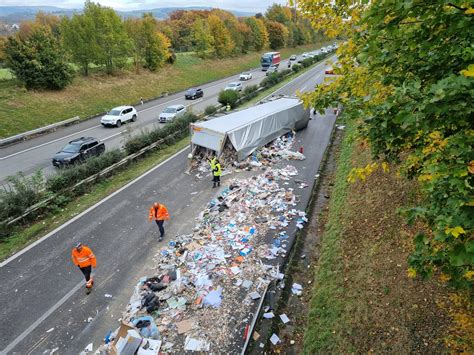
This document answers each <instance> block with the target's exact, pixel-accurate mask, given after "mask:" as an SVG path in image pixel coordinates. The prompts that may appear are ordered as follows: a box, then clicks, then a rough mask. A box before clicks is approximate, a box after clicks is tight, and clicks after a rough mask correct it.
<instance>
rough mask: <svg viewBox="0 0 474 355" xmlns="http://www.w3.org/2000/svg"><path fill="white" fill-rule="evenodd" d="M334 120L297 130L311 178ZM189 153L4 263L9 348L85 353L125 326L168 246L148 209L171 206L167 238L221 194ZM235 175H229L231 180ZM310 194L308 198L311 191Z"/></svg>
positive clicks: (312, 76) (296, 85)
mask: <svg viewBox="0 0 474 355" xmlns="http://www.w3.org/2000/svg"><path fill="white" fill-rule="evenodd" d="M324 68H325V65H324V64H320V65H318V66H316V67H315V68H313V69H312V70H310V71H308V72H307V73H305V74H303V75H302V76H300V77H298V78H297V79H295V80H293V81H292V82H290V83H289V84H287V85H286V86H284V87H283V88H281V89H280V90H279V91H278V92H277V93H281V94H294V92H295V91H296V90H300V91H307V90H312V89H313V88H314V86H315V84H316V83H320V82H321V81H322V80H323V77H324ZM215 85H217V84H215ZM163 105H165V104H163ZM158 111H159V110H158ZM148 112H150V114H151V110H150V111H148ZM143 116H144V114H142V115H140V117H142V118H141V119H142V120H143ZM334 122H335V117H334V115H332V113H331V112H330V111H328V113H327V114H326V115H324V116H323V117H320V116H317V117H314V118H313V119H312V120H311V121H310V123H309V125H308V128H307V129H305V130H303V131H301V133H298V135H297V138H298V141H299V143H298V144H301V145H302V146H304V147H305V155H306V156H307V160H305V161H303V162H295V163H297V164H295V165H301V166H302V169H303V171H304V174H305V178H306V179H311V178H312V176H314V171H316V170H317V169H318V167H319V164H320V162H321V159H322V156H323V153H324V150H325V148H326V147H327V145H328V142H329V139H330V134H331V131H332V128H333V125H334ZM98 128H99V131H100V130H102V129H101V128H100V127H98ZM106 132H114V131H113V130H106ZM188 153H189V147H188V148H185V149H183V150H181V151H180V152H178V153H176V154H175V155H174V156H173V157H171V158H170V159H168V160H167V161H165V162H163V163H161V164H160V165H158V166H156V167H155V168H154V169H152V170H150V171H149V172H147V173H146V174H145V175H143V176H142V177H140V178H138V179H136V180H135V181H133V182H131V183H130V184H128V185H127V186H125V187H124V188H122V189H120V190H119V191H117V192H115V193H114V194H112V195H111V196H109V197H108V198H107V199H105V200H103V201H101V202H100V203H98V204H97V205H95V206H93V207H91V208H89V209H88V210H86V211H85V212H83V213H82V214H80V215H78V216H71V220H70V221H69V222H68V223H66V224H65V225H62V226H58V228H57V229H56V230H54V231H53V232H51V233H50V234H48V235H47V236H45V237H43V238H42V239H40V240H39V241H38V242H36V243H33V244H32V245H31V246H29V247H28V248H26V249H24V250H23V251H22V252H20V253H18V254H16V255H15V256H13V257H12V258H10V259H8V260H6V261H5V262H3V263H1V264H0V282H1V285H2V287H1V289H0V304H1V305H2V307H1V309H0V320H1V323H0V334H1V337H0V349H3V351H2V353H14V352H17V353H20V354H29V353H34V354H42V353H44V352H45V351H47V350H49V351H52V350H54V349H57V351H58V353H61V354H64V353H79V352H80V351H81V350H82V349H84V347H85V346H86V345H87V344H88V343H90V342H92V343H93V346H94V348H96V347H97V346H98V345H99V343H100V342H101V341H102V339H103V337H104V336H105V335H106V334H107V332H108V331H109V330H113V329H115V328H116V327H117V326H118V324H119V323H118V322H117V320H118V318H119V317H120V316H121V312H122V311H123V310H124V308H125V307H126V305H127V303H128V300H129V298H130V296H131V293H132V290H133V287H134V285H135V284H136V283H137V281H138V279H139V278H140V277H141V276H144V275H147V274H148V275H151V273H150V272H151V267H152V265H153V262H152V258H153V255H155V254H156V252H157V251H158V250H159V247H160V243H159V242H158V241H157V236H158V230H157V227H156V225H155V224H150V223H148V208H149V207H150V206H151V204H152V203H153V202H155V201H161V202H163V203H164V204H165V205H166V206H167V207H168V209H169V210H170V214H171V220H170V221H169V222H166V223H165V229H166V235H165V241H164V242H165V243H166V241H167V240H169V239H172V238H173V236H175V235H177V234H181V233H188V232H189V231H190V230H191V229H192V228H193V226H194V218H195V217H196V216H197V215H198V213H199V211H201V210H202V208H203V207H204V206H205V204H206V203H207V202H208V201H209V200H210V199H212V198H213V197H215V195H216V190H215V189H211V188H210V181H209V179H206V178H204V179H201V180H196V179H195V178H194V176H189V175H186V174H184V170H185V166H186V159H187V158H186V157H187V154H188ZM307 164H310V165H308V168H306V166H307ZM309 166H310V168H309ZM305 168H306V170H305ZM298 169H300V168H299V167H298ZM228 178H229V177H228V176H226V177H224V178H223V186H225V181H226V180H227V179H228ZM196 192H197V193H196ZM302 193H303V194H306V197H305V198H303V199H302V200H304V201H307V200H308V195H309V193H310V190H309V189H305V190H303V192H302ZM298 208H300V209H304V208H305V206H300V207H298ZM77 241H81V242H82V243H84V244H86V245H89V246H90V247H91V248H92V249H93V251H94V253H95V255H96V256H97V260H98V268H97V270H96V274H95V279H96V284H95V285H94V291H93V292H92V294H90V295H86V294H85V289H84V281H83V276H82V274H81V273H80V271H79V270H78V268H77V267H74V266H73V265H72V263H71V260H70V253H71V248H72V246H73V245H74V243H75V242H77ZM106 295H111V296H112V297H106Z"/></svg>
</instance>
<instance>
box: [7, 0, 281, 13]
mask: <svg viewBox="0 0 474 355" xmlns="http://www.w3.org/2000/svg"><path fill="white" fill-rule="evenodd" d="M94 2H98V3H100V4H101V5H104V6H109V7H112V8H114V9H116V10H144V9H153V8H158V7H186V6H209V7H217V8H221V9H229V10H239V11H245V12H264V11H265V10H266V9H267V8H268V7H269V6H270V5H271V4H273V3H278V4H281V5H286V4H287V0H209V1H205V0H166V1H159V0H158V1H157V0H95V1H94ZM83 4H84V1H81V0H1V1H0V5H1V6H56V7H62V8H82V6H83Z"/></svg>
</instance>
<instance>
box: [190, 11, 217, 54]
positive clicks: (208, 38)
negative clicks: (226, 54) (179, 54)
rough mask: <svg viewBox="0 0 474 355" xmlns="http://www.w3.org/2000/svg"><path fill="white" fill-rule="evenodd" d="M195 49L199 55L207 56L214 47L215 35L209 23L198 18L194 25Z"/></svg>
mask: <svg viewBox="0 0 474 355" xmlns="http://www.w3.org/2000/svg"><path fill="white" fill-rule="evenodd" d="M193 37H194V50H195V51H196V54H197V55H198V56H199V57H202V58H204V57H206V56H207V55H208V54H209V52H211V50H212V48H213V47H214V36H213V35H212V33H211V29H210V26H209V24H208V23H207V22H206V21H204V20H202V19H198V20H196V22H194V25H193Z"/></svg>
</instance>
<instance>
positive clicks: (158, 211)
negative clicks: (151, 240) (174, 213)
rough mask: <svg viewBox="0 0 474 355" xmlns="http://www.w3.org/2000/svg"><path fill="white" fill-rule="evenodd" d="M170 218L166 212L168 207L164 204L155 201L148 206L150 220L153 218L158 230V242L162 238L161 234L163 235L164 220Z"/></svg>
mask: <svg viewBox="0 0 474 355" xmlns="http://www.w3.org/2000/svg"><path fill="white" fill-rule="evenodd" d="M169 219H170V215H169V213H168V209H167V208H166V207H165V205H163V204H161V203H158V202H155V203H154V204H153V206H151V207H150V222H151V221H152V220H155V222H156V225H157V226H158V229H159V230H160V239H159V240H160V242H161V241H162V240H163V236H164V235H165V229H164V228H163V223H164V221H168V220H169Z"/></svg>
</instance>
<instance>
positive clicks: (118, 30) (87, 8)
mask: <svg viewBox="0 0 474 355" xmlns="http://www.w3.org/2000/svg"><path fill="white" fill-rule="evenodd" d="M84 16H86V17H87V18H88V19H90V21H92V23H93V30H94V41H93V42H94V46H97V49H98V51H97V55H96V58H95V63H96V64H103V65H105V68H106V70H107V72H108V73H111V72H112V71H113V70H114V68H116V67H119V68H121V67H123V66H124V65H125V63H126V60H127V58H128V56H129V54H130V47H131V41H130V39H129V37H128V35H127V33H126V31H125V27H124V25H123V23H122V19H121V18H120V17H119V16H118V15H117V13H116V12H115V11H114V10H113V9H112V8H108V7H102V6H101V5H99V4H95V3H93V2H91V1H89V0H86V2H85V4H84Z"/></svg>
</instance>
